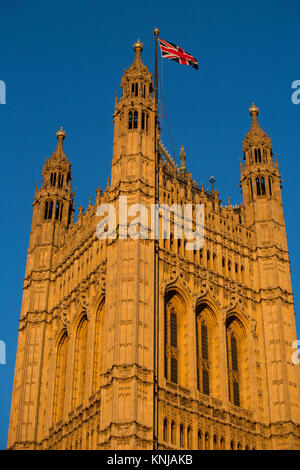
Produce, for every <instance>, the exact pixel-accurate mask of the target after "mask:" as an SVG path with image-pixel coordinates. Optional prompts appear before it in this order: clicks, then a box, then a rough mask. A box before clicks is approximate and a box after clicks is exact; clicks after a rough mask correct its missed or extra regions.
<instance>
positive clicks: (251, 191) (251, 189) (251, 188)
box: [249, 180, 253, 199]
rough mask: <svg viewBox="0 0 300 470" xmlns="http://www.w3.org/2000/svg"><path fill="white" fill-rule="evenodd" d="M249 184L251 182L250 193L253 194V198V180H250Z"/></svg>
mask: <svg viewBox="0 0 300 470" xmlns="http://www.w3.org/2000/svg"><path fill="white" fill-rule="evenodd" d="M249 184H250V195H251V199H253V186H252V180H250V182H249Z"/></svg>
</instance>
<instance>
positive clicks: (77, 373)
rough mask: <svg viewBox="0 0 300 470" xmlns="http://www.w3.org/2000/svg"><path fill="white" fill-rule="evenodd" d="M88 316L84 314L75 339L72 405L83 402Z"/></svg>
mask: <svg viewBox="0 0 300 470" xmlns="http://www.w3.org/2000/svg"><path fill="white" fill-rule="evenodd" d="M87 326H88V322H87V318H86V316H84V317H83V318H82V319H81V321H80V323H79V325H78V328H77V332H76V340H75V360H74V375H73V397H72V407H73V408H74V407H77V406H79V405H81V404H82V401H83V396H84V385H85V373H86V353H87Z"/></svg>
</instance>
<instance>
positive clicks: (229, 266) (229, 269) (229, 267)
mask: <svg viewBox="0 0 300 470" xmlns="http://www.w3.org/2000/svg"><path fill="white" fill-rule="evenodd" d="M228 274H229V275H230V274H231V260H230V259H229V260H228Z"/></svg>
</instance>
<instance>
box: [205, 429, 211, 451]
mask: <svg viewBox="0 0 300 470" xmlns="http://www.w3.org/2000/svg"><path fill="white" fill-rule="evenodd" d="M204 445H205V450H210V437H209V434H208V432H206V433H205V441H204Z"/></svg>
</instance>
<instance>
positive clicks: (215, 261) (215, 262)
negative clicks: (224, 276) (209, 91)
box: [213, 253, 217, 271]
mask: <svg viewBox="0 0 300 470" xmlns="http://www.w3.org/2000/svg"><path fill="white" fill-rule="evenodd" d="M213 270H214V271H216V270H217V255H216V254H215V253H214V254H213Z"/></svg>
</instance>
